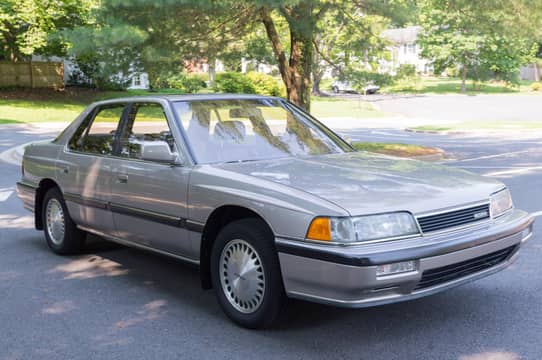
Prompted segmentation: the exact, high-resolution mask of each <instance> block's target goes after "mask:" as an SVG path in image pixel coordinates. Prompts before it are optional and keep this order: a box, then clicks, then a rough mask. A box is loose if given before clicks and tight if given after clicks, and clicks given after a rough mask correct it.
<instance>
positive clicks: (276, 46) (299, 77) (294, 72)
mask: <svg viewBox="0 0 542 360" xmlns="http://www.w3.org/2000/svg"><path fill="white" fill-rule="evenodd" d="M310 11H311V8H310V6H307V5H306V4H304V5H298V6H297V7H296V11H295V13H294V11H293V10H292V11H290V13H289V14H288V15H287V16H286V19H287V21H288V25H289V28H290V57H289V59H287V58H286V53H285V51H284V48H283V46H282V43H281V41H280V36H279V34H278V32H277V30H276V27H275V23H274V21H273V19H272V18H271V14H270V10H269V9H267V8H262V9H261V10H260V16H261V20H262V22H263V24H264V26H265V30H266V33H267V37H268V38H269V40H270V41H271V46H272V47H273V53H274V55H275V58H276V60H277V63H278V67H279V71H280V75H281V77H282V81H283V82H284V85H285V86H286V94H287V97H288V100H290V101H291V102H293V103H294V104H296V105H298V106H300V107H302V108H303V109H305V110H307V111H309V110H310V96H311V72H312V62H313V46H312V38H313V30H312V25H308V26H303V24H301V22H303V21H304V22H305V24H304V25H307V24H306V22H307V19H310Z"/></svg>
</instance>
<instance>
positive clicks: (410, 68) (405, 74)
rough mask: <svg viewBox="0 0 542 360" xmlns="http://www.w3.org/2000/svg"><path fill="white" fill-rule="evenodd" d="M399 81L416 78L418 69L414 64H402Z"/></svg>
mask: <svg viewBox="0 0 542 360" xmlns="http://www.w3.org/2000/svg"><path fill="white" fill-rule="evenodd" d="M396 76H397V78H398V79H408V78H413V77H415V76H416V67H415V66H414V65H412V64H401V65H399V69H397V75H396Z"/></svg>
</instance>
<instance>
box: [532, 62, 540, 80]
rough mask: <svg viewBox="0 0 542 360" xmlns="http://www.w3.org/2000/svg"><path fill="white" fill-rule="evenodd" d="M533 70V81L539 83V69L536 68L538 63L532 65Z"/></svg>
mask: <svg viewBox="0 0 542 360" xmlns="http://www.w3.org/2000/svg"><path fill="white" fill-rule="evenodd" d="M533 69H534V81H540V68H539V67H538V63H537V62H534V63H533Z"/></svg>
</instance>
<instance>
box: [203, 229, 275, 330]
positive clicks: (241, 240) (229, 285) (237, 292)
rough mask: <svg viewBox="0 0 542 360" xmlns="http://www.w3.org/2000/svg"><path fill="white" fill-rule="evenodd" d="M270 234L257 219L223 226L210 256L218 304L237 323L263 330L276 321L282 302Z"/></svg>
mask: <svg viewBox="0 0 542 360" xmlns="http://www.w3.org/2000/svg"><path fill="white" fill-rule="evenodd" d="M273 240H274V239H273V235H272V234H271V233H270V231H268V229H267V227H266V224H264V223H263V222H262V221H261V220H258V219H243V220H238V221H235V222H232V223H230V224H228V225H226V226H225V227H224V228H223V229H222V230H221V231H220V233H219V234H218V236H217V239H216V241H215V243H214V245H213V249H212V253H211V277H212V281H213V287H214V289H215V292H216V296H217V299H218V302H219V304H220V306H221V307H222V309H223V310H224V312H225V313H226V315H228V317H229V318H230V319H232V320H233V321H234V322H236V323H237V324H239V325H241V326H244V327H247V328H251V329H256V328H265V327H268V326H270V325H272V323H273V322H274V321H275V320H276V319H277V317H278V315H279V313H280V311H281V309H282V304H283V301H284V288H283V285H282V277H281V274H280V266H279V261H278V256H277V252H276V250H275V248H274V246H273Z"/></svg>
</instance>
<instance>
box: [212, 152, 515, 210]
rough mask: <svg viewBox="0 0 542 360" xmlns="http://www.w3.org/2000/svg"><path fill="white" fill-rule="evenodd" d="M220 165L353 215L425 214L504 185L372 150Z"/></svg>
mask: <svg viewBox="0 0 542 360" xmlns="http://www.w3.org/2000/svg"><path fill="white" fill-rule="evenodd" d="M217 167H219V168H222V169H224V170H227V171H233V172H236V173H240V174H244V175H249V176H253V177H257V178H260V179H265V180H268V181H272V182H275V183H280V184H283V185H286V186H289V187H292V188H295V189H298V190H302V191H305V192H308V193H310V194H313V195H315V196H317V197H320V198H323V199H325V200H327V201H331V202H333V203H335V204H336V205H338V206H340V207H342V208H343V209H345V210H346V211H348V212H349V213H350V214H351V215H363V214H370V213H380V212H388V211H410V212H412V213H413V214H421V213H424V212H428V211H434V210H437V209H445V208H451V207H456V206H462V205H467V204H472V203H476V202H481V201H486V200H488V198H489V195H490V194H491V193H493V192H495V191H497V190H499V189H500V188H502V187H503V186H504V185H503V184H502V183H500V182H498V181H495V180H492V179H490V178H485V177H482V176H479V175H476V174H473V173H470V172H467V171H464V170H460V169H456V168H452V167H446V166H442V165H438V164H432V163H428V162H423V161H417V160H410V159H401V158H395V157H390V156H384V155H377V154H373V153H368V152H355V153H345V154H333V155H325V156H314V157H308V158H286V159H274V160H263V161H254V162H242V163H230V164H222V165H218V166H217ZM322 215H325V214H322Z"/></svg>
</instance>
